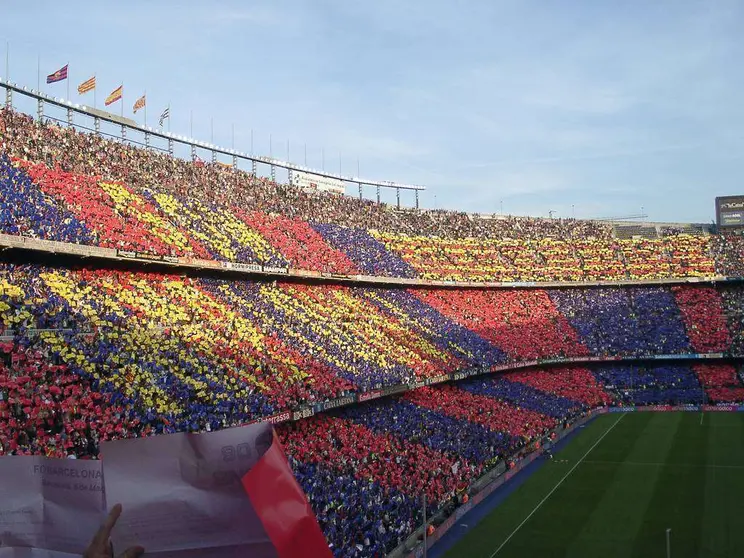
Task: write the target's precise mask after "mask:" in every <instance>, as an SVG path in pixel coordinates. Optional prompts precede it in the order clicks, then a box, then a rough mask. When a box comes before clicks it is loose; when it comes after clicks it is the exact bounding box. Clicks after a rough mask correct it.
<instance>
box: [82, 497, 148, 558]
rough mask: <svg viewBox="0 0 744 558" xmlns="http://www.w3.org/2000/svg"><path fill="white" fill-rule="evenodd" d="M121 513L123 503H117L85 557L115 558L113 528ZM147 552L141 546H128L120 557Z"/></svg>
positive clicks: (140, 554) (86, 551) (134, 556)
mask: <svg viewBox="0 0 744 558" xmlns="http://www.w3.org/2000/svg"><path fill="white" fill-rule="evenodd" d="M120 515H121V504H116V505H115V506H114V507H113V508H111V511H110V512H109V514H108V517H107V518H106V521H104V522H103V525H101V527H100V528H99V529H98V531H97V532H96V534H95V536H94V537H93V540H91V541H90V544H89V545H88V548H86V549H85V552H84V553H83V558H114V545H113V544H111V540H110V537H111V530H112V529H113V528H114V525H116V521H117V520H118V519H119V516H120ZM144 553H145V549H144V548H142V547H141V546H132V547H130V548H127V549H126V550H125V551H124V552H123V553H122V554H120V555H119V557H118V558H137V557H138V556H142V555H143V554H144Z"/></svg>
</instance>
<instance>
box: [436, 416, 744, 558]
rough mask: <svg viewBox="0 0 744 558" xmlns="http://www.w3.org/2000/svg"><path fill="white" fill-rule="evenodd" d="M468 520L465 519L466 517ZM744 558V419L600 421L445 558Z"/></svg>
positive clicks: (610, 418) (632, 418) (625, 418)
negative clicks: (667, 538)
mask: <svg viewBox="0 0 744 558" xmlns="http://www.w3.org/2000/svg"><path fill="white" fill-rule="evenodd" d="M463 520H465V518H463ZM667 529H671V534H670V541H671V555H672V557H674V558H680V557H687V556H689V557H696V558H699V557H711V558H712V557H735V556H742V557H744V413H705V414H702V413H692V412H689V413H682V412H680V413H625V414H607V415H603V416H600V417H599V418H598V419H596V420H595V421H593V422H591V423H590V424H589V425H588V426H586V427H585V428H583V429H582V430H581V432H580V433H579V434H578V435H577V436H576V437H575V438H574V439H573V440H571V441H570V442H569V444H568V445H567V446H566V447H564V448H563V449H562V450H561V451H559V452H557V453H556V454H555V457H554V459H553V460H552V461H546V462H545V464H544V465H543V466H542V467H541V468H540V469H539V470H538V471H537V472H536V473H535V474H534V475H532V476H531V477H530V478H529V479H528V480H527V481H526V482H525V483H524V484H523V485H522V486H521V487H519V488H518V489H517V490H515V491H514V493H512V494H511V495H510V496H509V497H508V498H507V499H506V500H505V501H504V502H503V503H501V505H499V506H498V507H497V508H496V509H495V510H494V511H493V512H492V513H491V514H489V515H488V516H487V517H485V518H484V519H483V520H482V521H481V522H480V523H479V524H477V525H476V526H474V527H473V528H472V529H471V530H470V531H469V532H468V533H467V534H466V535H465V536H464V537H463V538H462V539H461V540H460V541H459V542H458V544H457V545H456V546H454V547H453V548H452V549H451V550H450V551H449V552H448V553H447V554H446V556H447V558H455V557H458V558H513V557H520V558H526V557H538V558H542V557H552V556H571V557H576V558H597V557H599V558H612V557H618V558H619V557H629V556H637V557H643V558H655V557H658V558H663V557H665V556H666V555H667V554H666V553H667V548H666V540H665V538H666V530H667Z"/></svg>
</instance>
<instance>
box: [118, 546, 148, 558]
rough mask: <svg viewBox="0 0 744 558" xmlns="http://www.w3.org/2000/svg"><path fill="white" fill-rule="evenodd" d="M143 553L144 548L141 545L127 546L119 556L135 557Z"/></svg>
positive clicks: (121, 557) (123, 557) (125, 557)
mask: <svg viewBox="0 0 744 558" xmlns="http://www.w3.org/2000/svg"><path fill="white" fill-rule="evenodd" d="M144 553H145V549H144V548H142V547H141V546H132V547H130V548H127V549H126V550H125V551H124V552H123V553H122V554H121V555H120V556H119V558H137V557H138V556H142V555H143V554H144Z"/></svg>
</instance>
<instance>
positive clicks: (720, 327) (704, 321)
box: [672, 286, 731, 353]
mask: <svg viewBox="0 0 744 558" xmlns="http://www.w3.org/2000/svg"><path fill="white" fill-rule="evenodd" d="M672 292H673V293H674V296H675V299H676V301H677V306H678V307H679V310H680V313H681V314H682V319H683V321H684V323H685V329H686V331H687V335H688V337H689V338H690V344H691V345H692V347H693V349H695V351H697V352H699V353H714V352H719V351H725V350H727V348H728V347H729V346H730V345H731V335H730V334H729V330H728V326H727V325H726V316H725V314H724V312H723V308H722V301H721V294H720V292H719V291H717V290H716V289H714V288H713V287H689V286H686V287H679V286H677V287H672Z"/></svg>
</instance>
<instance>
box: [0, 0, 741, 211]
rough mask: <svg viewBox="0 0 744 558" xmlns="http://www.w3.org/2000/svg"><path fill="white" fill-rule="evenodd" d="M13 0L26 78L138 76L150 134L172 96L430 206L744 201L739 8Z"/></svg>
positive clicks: (199, 123) (175, 114) (454, 0)
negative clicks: (413, 188)
mask: <svg viewBox="0 0 744 558" xmlns="http://www.w3.org/2000/svg"><path fill="white" fill-rule="evenodd" d="M0 8H1V10H0V11H1V12H2V17H0V50H5V48H6V44H7V45H9V47H8V50H9V56H8V58H9V76H10V78H11V80H12V81H15V82H17V83H19V84H22V85H27V86H28V87H29V88H31V87H34V88H35V87H36V84H37V80H38V74H39V71H38V70H39V67H40V69H41V74H42V80H41V81H42V91H44V92H45V93H49V94H52V95H55V96H61V97H65V96H66V84H65V83H59V84H54V85H46V84H43V81H44V79H43V76H46V74H50V73H52V72H54V71H55V70H57V69H58V68H59V67H61V66H63V65H64V64H65V63H68V62H69V64H70V82H71V89H72V91H73V94H72V100H73V101H74V102H81V103H82V102H85V103H89V104H90V103H92V100H91V99H90V94H89V95H88V96H86V97H84V98H80V97H78V95H77V93H76V92H75V88H76V86H77V84H78V83H80V82H82V81H84V80H85V79H87V78H88V77H90V76H91V75H92V74H93V73H95V74H96V77H97V82H98V91H97V103H98V105H99V106H100V105H102V99H103V98H104V97H105V96H106V95H107V94H108V93H109V92H110V91H111V90H113V89H115V88H116V87H117V86H118V85H120V84H121V83H123V84H124V103H123V104H124V113H125V116H129V117H133V116H132V104H133V103H134V101H135V100H136V98H137V97H139V96H140V95H142V94H143V93H144V92H145V91H146V92H147V104H148V110H149V112H148V124H150V125H153V124H155V123H156V122H155V121H156V120H157V116H158V115H159V114H160V112H161V111H162V110H163V108H164V107H166V106H168V105H170V107H171V115H172V118H171V122H170V127H171V131H172V132H173V133H177V134H183V135H190V134H191V130H192V118H193V137H195V138H196V139H199V140H203V141H210V140H211V139H212V138H213V143H215V144H218V145H221V146H225V147H231V146H232V145H233V128H234V145H235V148H237V149H239V150H242V151H245V152H250V150H251V137H253V152H254V153H256V154H257V155H269V154H270V152H271V154H273V156H275V157H277V158H282V159H287V147H288V146H289V157H288V158H289V159H290V160H291V161H293V162H295V163H298V164H305V161H307V165H308V166H311V167H313V168H321V167H323V168H325V169H326V170H329V171H331V170H332V171H337V170H338V169H339V168H341V170H342V172H343V173H344V174H347V175H351V174H356V172H357V168H358V169H359V171H360V173H361V175H362V176H363V177H365V178H369V179H376V180H392V181H397V182H403V183H412V184H421V185H424V186H426V188H427V190H426V191H425V192H422V193H421V197H420V203H421V206H422V207H425V208H433V207H437V208H446V209H457V210H464V211H471V212H483V213H500V212H502V211H503V212H504V213H509V214H515V215H534V216H548V214H549V212H551V211H552V212H553V215H554V216H558V217H571V216H576V217H581V218H612V217H626V216H632V215H638V214H641V213H645V214H647V215H648V219H649V220H652V221H694V222H710V221H711V220H712V219H713V218H714V211H713V210H714V198H715V196H718V195H732V194H744V183H742V178H743V177H744V173H743V172H742V171H743V170H744V149H743V148H744V132H742V130H743V125H744V104H743V103H742V95H741V91H742V86H744V69H743V66H742V63H741V61H742V59H744V56H743V55H744V33H742V29H744V3H742V2H740V1H729V0H705V1H688V0H658V1H655V2H648V1H638V0H626V1H623V2H598V1H596V0H585V1H578V0H561V1H557V0H553V1H547V0H544V1H531V0H470V1H469V2H462V1H459V0H426V1H420V0H415V1H413V0H411V1H406V2H402V1H400V0H376V1H374V2H369V1H365V2H362V1H357V0H313V1H310V0H271V1H267V0H254V1H250V2H249V1H246V0H243V1H228V0H224V1H213V2H203V1H182V2H176V1H171V0H158V1H156V2H154V1H140V0H130V1H129V2H126V3H124V2H74V1H68V2H50V1H47V0H37V1H36V2H12V1H10V0H0ZM0 75H3V76H5V75H6V71H5V66H4V65H2V64H0ZM19 108H20V109H21V110H28V111H30V112H31V111H33V107H22V106H20V105H19ZM117 111H118V109H117ZM192 115H193V116H192ZM133 118H135V119H136V120H138V121H139V122H142V121H143V118H144V114H143V113H142V112H140V113H138V114H137V115H136V116H134V117H133ZM305 153H307V159H305ZM348 191H349V192H350V193H356V190H355V189H351V188H350V189H349V190H348ZM364 195H365V197H369V198H373V197H374V196H375V192H374V188H372V187H368V188H367V189H366V190H365V191H364ZM384 199H385V200H387V201H392V200H394V193H392V192H390V193H388V194H386V195H385V197H384ZM401 202H402V203H403V204H404V205H412V204H413V196H412V194H410V193H406V192H403V193H402V195H401Z"/></svg>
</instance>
